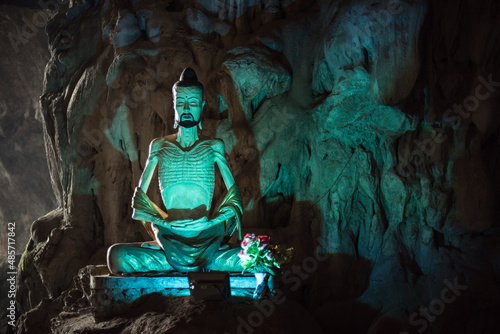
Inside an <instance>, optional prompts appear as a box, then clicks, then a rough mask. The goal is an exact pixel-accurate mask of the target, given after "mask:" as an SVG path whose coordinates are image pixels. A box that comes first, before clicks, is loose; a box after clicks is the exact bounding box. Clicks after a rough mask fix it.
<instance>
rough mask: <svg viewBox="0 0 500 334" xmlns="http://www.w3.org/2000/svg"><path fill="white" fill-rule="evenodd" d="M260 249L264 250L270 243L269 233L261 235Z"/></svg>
mask: <svg viewBox="0 0 500 334" xmlns="http://www.w3.org/2000/svg"><path fill="white" fill-rule="evenodd" d="M258 238H259V249H260V250H262V249H264V248H266V247H267V246H268V245H269V240H270V239H271V238H270V237H268V236H267V235H259V236H258Z"/></svg>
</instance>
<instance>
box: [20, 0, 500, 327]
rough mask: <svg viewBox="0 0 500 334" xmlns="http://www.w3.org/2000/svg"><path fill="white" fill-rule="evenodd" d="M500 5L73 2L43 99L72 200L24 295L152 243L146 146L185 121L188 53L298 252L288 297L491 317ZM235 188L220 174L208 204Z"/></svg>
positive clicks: (464, 318) (251, 214) (51, 220)
mask: <svg viewBox="0 0 500 334" xmlns="http://www.w3.org/2000/svg"><path fill="white" fill-rule="evenodd" d="M498 15H499V8H498V4H496V3H495V2H493V1H487V0H483V1H481V2H480V3H478V2H477V1H476V2H473V1H467V0H464V1H455V2H451V1H432V2H427V1H403V0H401V1H367V0H353V1H316V2H312V3H311V2H309V1H300V0H296V1H285V0H283V1H278V0H276V1H262V2H261V1H236V0H234V1H233V0H227V1H218V2H216V1H208V0H206V1H205V0H198V1H167V2H162V1H109V0H108V1H87V2H81V3H79V2H78V1H75V2H73V3H72V5H71V6H70V8H69V9H68V10H67V11H60V12H59V13H57V14H56V15H55V16H54V17H53V18H52V19H51V20H50V22H49V23H48V25H47V34H48V37H49V46H50V52H51V58H50V60H49V62H48V65H47V68H46V72H45V80H44V92H43V95H42V97H41V105H42V111H43V120H44V136H45V145H46V150H47V158H48V163H49V170H50V173H51V178H52V184H53V188H54V192H55V194H56V197H57V200H58V203H60V207H59V209H57V210H55V211H53V212H52V213H51V214H49V215H47V216H45V217H42V218H40V219H39V220H37V221H36V222H35V223H34V224H33V227H32V230H33V235H32V243H31V244H30V246H29V249H28V251H27V252H26V254H25V255H24V260H23V264H22V268H21V269H20V275H21V277H22V280H21V285H20V287H19V292H20V293H19V296H20V297H19V304H20V307H21V309H22V310H23V311H28V310H30V309H32V308H34V307H35V306H36V305H37V304H38V303H39V302H40V301H41V300H42V298H49V299H55V298H57V297H58V296H59V295H60V294H61V292H62V291H63V290H65V289H67V288H68V287H69V286H70V284H71V282H72V277H73V276H74V275H75V274H76V273H77V271H78V269H80V268H81V267H84V266H85V265H86V264H90V263H104V262H105V258H104V254H105V250H106V248H107V247H108V246H109V245H111V244H113V243H116V242H129V241H142V240H146V239H147V235H146V232H145V231H144V230H143V228H142V226H141V225H140V224H139V223H138V222H135V221H133V220H132V219H131V218H130V215H131V208H130V199H131V197H132V194H133V189H134V187H135V186H136V185H137V183H138V180H139V177H140V175H141V171H142V169H143V168H144V163H145V160H146V158H147V154H148V146H149V143H150V142H151V140H152V139H153V138H156V137H159V136H163V135H167V134H170V133H173V132H174V130H173V105H172V94H171V86H172V84H173V83H174V82H175V81H176V80H177V78H178V76H179V74H180V73H181V71H182V69H183V68H185V67H187V66H191V67H193V68H194V69H195V70H196V71H197V74H198V77H199V80H200V81H201V82H203V83H204V85H205V87H206V90H205V96H206V106H205V111H204V114H203V118H202V125H203V130H202V133H203V134H205V135H208V136H216V137H219V138H221V139H223V140H224V142H225V144H226V145H225V148H226V155H227V158H228V163H229V166H230V169H231V170H232V172H233V175H234V177H235V180H236V182H237V183H238V184H239V186H240V188H241V190H242V196H243V202H244V206H245V214H244V218H243V228H244V230H245V231H265V233H268V234H270V235H271V236H272V238H273V240H275V241H276V242H277V243H280V244H283V245H284V246H293V247H295V249H296V254H295V259H294V267H293V268H296V269H294V272H293V274H291V275H290V276H289V278H290V280H289V281H288V283H292V282H299V283H298V287H300V288H297V289H293V288H290V287H291V286H294V285H291V284H289V285H288V288H289V290H290V291H288V293H289V298H290V299H293V300H296V301H298V302H300V303H301V304H302V305H304V307H306V308H307V309H308V310H309V311H310V312H311V314H312V315H313V317H314V318H315V320H316V321H317V322H318V324H320V326H321V327H322V328H323V330H325V331H330V330H331V331H337V332H345V333H348V332H349V333H351V332H356V333H358V332H359V333H364V332H368V331H370V332H373V333H379V332H380V333H383V332H384V328H386V327H384V326H389V324H390V325H391V326H395V328H399V329H401V330H402V329H406V330H412V331H415V330H418V329H419V328H422V327H421V326H424V325H425V326H426V328H427V327H429V326H431V323H432V328H433V330H435V331H436V332H440V331H443V332H446V331H448V330H454V331H455V332H457V333H458V332H460V331H461V330H464V328H476V327H475V326H480V324H481V323H483V322H484V321H487V320H488V321H489V320H492V319H493V317H494V315H495V312H497V311H498V307H499V304H498V300H499V292H500V291H499V287H498V284H497V283H496V282H497V280H498V274H499V269H500V267H499V262H498V256H497V254H498V250H497V248H498V247H497V246H496V244H497V241H498V234H497V229H498V219H497V218H496V216H497V215H496V214H497V213H498V207H499V206H498V204H499V196H498V189H499V187H498V185H499V173H498V170H499V168H498V163H499V162H498V150H499V132H498V124H499V120H500V118H499V117H498V115H497V113H496V110H497V109H498V105H499V93H498V87H499V85H500V84H499V83H498V81H500V73H499V63H498V62H499V57H498V56H499V52H498V51H499V43H498V38H499V31H498V27H497V24H496V22H497V21H498ZM478 18H481V19H480V22H479V23H478ZM223 192H224V189H223V187H222V185H221V182H220V180H219V182H218V183H217V189H216V191H215V199H214V202H216V201H217V200H219V199H221V198H222V196H223ZM150 195H151V198H152V199H153V200H155V201H156V202H157V203H160V202H161V201H160V196H159V192H158V191H156V192H154V191H153V192H152V193H151V194H150ZM315 252H316V253H317V254H321V255H322V257H321V258H322V261H320V262H319V263H316V266H315V267H314V269H310V268H309V267H307V268H309V269H310V272H308V273H304V272H300V271H301V270H304V269H307V268H306V267H304V266H305V265H306V262H305V261H306V259H308V258H310V256H311V255H312V254H314V253H315ZM297 268H298V269H297ZM309 269H308V270H309ZM292 278H293V279H292ZM446 282H448V283H449V282H453V283H456V284H458V285H459V286H465V287H466V292H464V293H463V296H461V297H460V298H459V299H458V301H457V302H456V303H453V304H451V305H450V306H447V307H446V312H445V313H444V314H443V315H441V313H440V317H438V318H437V320H436V321H434V320H433V321H430V320H429V321H427V320H428V319H429V318H425V317H424V316H423V315H422V314H418V312H420V311H421V306H422V305H429V303H430V302H431V301H433V300H435V299H436V298H439V296H440V293H441V292H442V290H443V288H444V287H446V284H447V283H446ZM283 283H284V285H285V286H286V285H287V282H286V281H284V282H283ZM450 284H451V283H450ZM292 290H293V291H292ZM484 300H488V301H489V303H488V304H487V306H485V305H484V303H483V302H484ZM415 312H417V318H415V316H414V314H415ZM426 319H427V320H426ZM450 319H460V320H457V321H454V322H451V321H450ZM416 320H419V321H420V322H417V324H415V322H416ZM412 322H413V323H412ZM490 323H491V321H490ZM467 326H469V327H467ZM491 326H495V324H493V325H491ZM491 328H498V327H491Z"/></svg>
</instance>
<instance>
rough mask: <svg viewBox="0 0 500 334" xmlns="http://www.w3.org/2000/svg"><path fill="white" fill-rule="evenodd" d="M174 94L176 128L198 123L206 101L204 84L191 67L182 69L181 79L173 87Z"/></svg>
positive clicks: (188, 126) (189, 126)
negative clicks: (204, 98)
mask: <svg viewBox="0 0 500 334" xmlns="http://www.w3.org/2000/svg"><path fill="white" fill-rule="evenodd" d="M172 94H173V95H174V110H175V123H174V128H176V127H177V126H178V125H180V126H182V127H185V128H191V127H193V126H196V125H198V123H200V120H201V112H202V110H203V107H204V106H205V101H203V85H202V84H201V82H199V81H198V78H197V76H196V73H195V72H194V70H193V69H192V68H191V67H188V68H186V69H185V70H184V71H182V74H181V77H180V79H179V81H177V82H176V83H175V84H174V86H173V87H172Z"/></svg>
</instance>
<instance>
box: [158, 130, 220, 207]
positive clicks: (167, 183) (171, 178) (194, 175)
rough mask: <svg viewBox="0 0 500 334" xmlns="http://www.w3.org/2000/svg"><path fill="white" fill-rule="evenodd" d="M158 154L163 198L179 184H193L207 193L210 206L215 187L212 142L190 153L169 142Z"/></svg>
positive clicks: (202, 143)
mask: <svg viewBox="0 0 500 334" xmlns="http://www.w3.org/2000/svg"><path fill="white" fill-rule="evenodd" d="M167 148H168V149H167ZM157 154H158V158H159V161H160V162H159V165H158V179H159V185H160V191H161V193H162V196H164V194H166V192H168V189H169V188H171V187H173V186H175V185H177V184H179V183H191V184H196V185H198V186H200V187H201V188H203V189H204V190H205V191H206V192H207V195H208V198H207V202H208V205H209V204H210V202H211V201H212V196H213V192H214V186H215V177H214V173H215V155H214V151H213V148H212V146H211V145H210V141H208V140H207V141H203V142H201V143H199V144H198V145H197V146H195V147H194V148H193V149H191V150H189V151H183V150H182V149H181V148H179V147H178V146H177V145H175V144H173V143H170V142H167V143H166V146H165V147H164V148H162V149H160V150H158V152H157Z"/></svg>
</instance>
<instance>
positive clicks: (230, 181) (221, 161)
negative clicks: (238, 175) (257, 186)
mask: <svg viewBox="0 0 500 334" xmlns="http://www.w3.org/2000/svg"><path fill="white" fill-rule="evenodd" d="M212 147H213V150H214V153H215V162H216V163H217V166H218V167H219V170H220V173H221V174H222V179H223V180H224V184H225V185H226V188H227V189H228V190H229V189H231V187H232V186H233V185H234V178H233V175H232V174H231V171H230V170H229V167H228V166H227V160H226V157H225V156H224V142H223V141H222V140H218V139H214V144H213V146H212Z"/></svg>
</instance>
